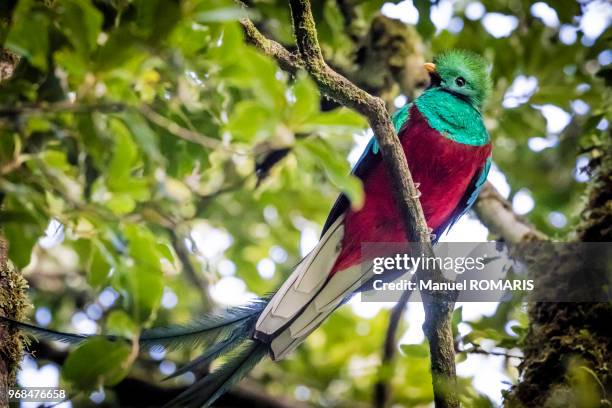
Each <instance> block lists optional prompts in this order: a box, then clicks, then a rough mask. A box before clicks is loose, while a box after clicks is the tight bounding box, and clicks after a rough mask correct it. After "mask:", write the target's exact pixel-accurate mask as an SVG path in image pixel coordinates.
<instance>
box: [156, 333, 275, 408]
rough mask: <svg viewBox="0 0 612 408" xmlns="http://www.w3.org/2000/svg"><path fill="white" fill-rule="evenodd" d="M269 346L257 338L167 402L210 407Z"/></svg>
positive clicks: (176, 404)
mask: <svg viewBox="0 0 612 408" xmlns="http://www.w3.org/2000/svg"><path fill="white" fill-rule="evenodd" d="M267 352H268V346H267V345H266V344H264V343H261V342H259V341H257V340H255V341H253V340H247V341H246V345H245V346H244V347H243V348H242V349H241V350H240V351H239V352H238V353H237V354H236V355H234V356H231V357H230V358H229V360H228V362H227V363H225V364H224V365H223V366H221V367H220V368H219V369H217V370H216V371H214V372H212V373H211V374H209V375H207V376H205V377H204V378H202V379H201V380H199V381H196V382H195V383H194V384H192V385H191V386H190V387H189V388H187V390H185V391H184V392H183V393H182V394H180V395H179V396H178V397H176V398H175V399H173V400H172V401H170V402H169V403H168V404H166V406H165V408H169V407H179V406H180V407H209V406H210V405H211V404H212V403H213V402H215V401H216V400H217V399H218V398H219V397H220V396H221V395H223V393H225V392H226V391H227V390H228V389H229V388H230V387H231V386H233V385H234V384H236V383H237V382H238V381H239V380H240V379H241V378H242V377H244V376H245V375H246V374H247V373H248V372H249V371H250V370H251V369H252V368H253V367H254V366H255V365H256V364H257V363H258V362H259V361H260V360H261V359H262V358H264V357H265V356H266V354H267Z"/></svg>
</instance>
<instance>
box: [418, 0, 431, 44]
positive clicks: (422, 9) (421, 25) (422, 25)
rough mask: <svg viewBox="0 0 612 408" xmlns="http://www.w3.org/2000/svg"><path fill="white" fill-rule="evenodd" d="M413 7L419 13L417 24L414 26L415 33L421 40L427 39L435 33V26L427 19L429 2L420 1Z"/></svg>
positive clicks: (429, 9)
mask: <svg viewBox="0 0 612 408" xmlns="http://www.w3.org/2000/svg"><path fill="white" fill-rule="evenodd" d="M414 6H415V7H416V8H417V10H418V11H419V22H418V23H417V25H416V28H417V31H418V32H419V34H421V36H422V37H423V38H425V39H428V38H430V37H431V36H432V35H433V33H435V32H436V26H435V25H434V23H433V22H432V21H431V18H430V17H429V15H430V12H431V2H430V1H428V0H420V1H416V2H415V4H414Z"/></svg>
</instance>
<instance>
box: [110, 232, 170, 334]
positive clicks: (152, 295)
mask: <svg viewBox="0 0 612 408" xmlns="http://www.w3.org/2000/svg"><path fill="white" fill-rule="evenodd" d="M124 233H125V236H126V238H127V241H128V242H127V243H128V252H129V255H130V257H131V261H129V262H128V261H127V260H126V261H125V262H124V263H123V265H121V267H120V268H118V269H119V282H120V285H121V287H122V289H124V290H125V291H126V292H127V294H128V300H129V307H130V309H131V311H132V316H133V317H134V319H135V320H136V321H137V322H140V323H144V322H146V321H147V320H149V319H150V318H151V317H152V316H154V314H155V312H156V311H157V308H158V307H159V304H160V301H161V297H162V294H163V289H164V281H163V273H162V269H161V263H160V259H161V258H162V256H164V255H165V254H164V253H160V252H159V249H158V243H157V241H156V238H155V236H154V235H153V234H152V233H151V232H150V231H149V230H148V229H145V228H142V227H139V226H135V225H128V226H126V227H125V232H124Z"/></svg>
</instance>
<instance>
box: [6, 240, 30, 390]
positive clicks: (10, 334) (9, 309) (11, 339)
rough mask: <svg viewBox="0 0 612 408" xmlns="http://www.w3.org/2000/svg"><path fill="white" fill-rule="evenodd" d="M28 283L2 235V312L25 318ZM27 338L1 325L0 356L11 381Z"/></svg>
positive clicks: (27, 303) (13, 317) (13, 316)
mask: <svg viewBox="0 0 612 408" xmlns="http://www.w3.org/2000/svg"><path fill="white" fill-rule="evenodd" d="M27 289H28V284H27V282H26V280H25V279H24V278H23V276H21V273H19V271H18V270H17V269H16V268H14V267H13V266H12V264H11V263H10V261H9V260H8V257H7V243H6V241H5V240H4V238H3V237H2V236H0V313H1V314H2V315H3V316H7V317H10V318H12V319H15V320H23V319H24V318H25V312H26V310H27V309H28V308H29V307H30V303H29V302H28V298H27ZM24 343H25V338H24V337H23V336H22V335H21V334H20V332H19V331H18V330H16V329H12V328H7V327H2V326H0V358H1V359H2V360H3V361H4V363H5V364H6V367H7V369H8V372H9V376H10V378H9V381H10V382H13V381H14V377H15V374H16V372H17V368H18V367H19V362H20V361H21V357H22V355H23V347H24Z"/></svg>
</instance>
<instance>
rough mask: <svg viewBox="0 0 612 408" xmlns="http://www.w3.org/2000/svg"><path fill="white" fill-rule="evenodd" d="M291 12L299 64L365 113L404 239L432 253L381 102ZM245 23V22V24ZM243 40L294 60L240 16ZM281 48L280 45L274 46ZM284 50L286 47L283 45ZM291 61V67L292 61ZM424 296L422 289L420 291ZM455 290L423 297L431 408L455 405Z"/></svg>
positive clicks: (299, 14)
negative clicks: (344, 72)
mask: <svg viewBox="0 0 612 408" xmlns="http://www.w3.org/2000/svg"><path fill="white" fill-rule="evenodd" d="M289 4H290V6H291V16H292V20H293V29H294V33H295V37H296V43H297V46H298V51H299V55H300V58H301V60H302V63H303V67H304V68H305V69H306V71H308V73H309V74H310V76H311V77H312V78H313V79H314V80H315V82H316V83H317V85H318V86H319V89H320V90H321V91H322V92H323V93H324V94H325V95H327V96H329V97H331V98H332V99H334V100H336V101H337V102H339V103H341V104H342V105H344V106H347V107H349V108H352V109H354V110H356V111H357V112H359V113H361V114H362V115H364V116H365V117H366V118H367V119H368V122H369V124H370V126H371V128H372V130H373V131H374V134H375V135H376V140H377V141H378V144H379V145H380V148H381V151H382V155H383V158H384V163H385V166H386V168H387V171H388V172H389V175H390V178H391V180H392V183H393V189H394V194H395V197H396V201H397V205H398V207H397V208H398V210H399V212H400V216H401V219H402V222H403V225H404V230H405V231H406V237H407V239H408V241H409V242H413V243H416V246H417V249H418V250H419V252H420V253H421V254H424V255H425V256H433V249H432V247H431V243H430V231H429V228H428V226H427V223H426V220H425V216H424V214H423V209H422V208H421V204H420V201H419V192H418V190H417V188H416V187H415V185H414V182H413V180H412V176H411V174H410V170H409V169H408V162H407V160H406V156H405V153H404V150H403V148H402V146H401V144H400V142H399V139H398V138H397V135H396V134H395V131H394V128H393V125H392V124H391V121H390V119H389V115H388V112H387V110H386V107H385V104H384V102H383V101H382V100H381V99H380V98H377V97H374V96H372V95H370V94H369V93H367V92H365V91H364V90H362V89H360V88H358V87H357V86H355V85H354V84H353V83H351V82H350V81H349V80H348V79H346V78H345V77H343V76H341V75H339V74H338V73H336V72H335V71H334V70H332V69H331V68H330V67H329V66H328V65H327V64H326V63H325V61H324V59H323V55H322V53H321V49H320V47H319V43H318V40H317V33H316V28H315V24H314V19H313V16H312V11H311V8H310V2H309V1H308V0H290V1H289ZM245 25H246V27H245ZM243 27H245V30H246V33H247V34H246V36H247V40H248V41H250V42H251V43H253V44H254V45H256V46H257V47H258V48H259V49H260V50H261V51H262V52H264V53H266V54H268V55H271V56H272V57H274V58H276V59H277V61H279V63H280V64H281V66H282V65H283V64H287V63H288V64H289V65H291V62H292V61H294V60H293V59H292V57H290V53H288V51H287V52H283V51H282V50H281V48H282V46H280V45H279V44H277V43H273V42H270V41H269V40H267V41H265V38H264V37H263V35H261V33H259V32H258V31H256V30H257V29H256V28H255V27H254V26H253V25H252V24H248V20H243ZM279 47H280V48H279ZM285 51H286V50H285ZM291 66H296V65H295V64H293V65H291ZM417 273H418V275H419V279H433V280H435V281H443V280H444V278H443V276H442V274H441V272H440V271H423V270H419V271H418V272H417ZM424 295H425V294H424ZM453 295H454V294H451V296H450V300H449V299H445V300H442V299H433V298H431V297H429V296H423V299H424V307H425V324H424V325H423V330H424V332H425V335H426V336H427V338H428V340H429V345H430V350H431V366H432V377H433V379H434V380H433V387H434V399H435V403H436V407H459V402H458V399H457V395H456V373H455V356H454V346H453V339H452V330H451V325H450V318H451V314H452V311H453V308H454V301H453V299H454V297H453Z"/></svg>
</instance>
